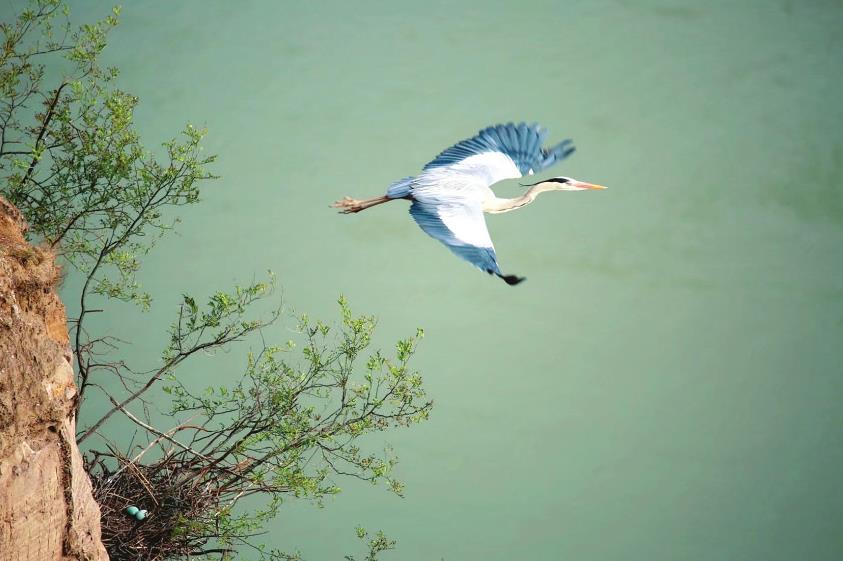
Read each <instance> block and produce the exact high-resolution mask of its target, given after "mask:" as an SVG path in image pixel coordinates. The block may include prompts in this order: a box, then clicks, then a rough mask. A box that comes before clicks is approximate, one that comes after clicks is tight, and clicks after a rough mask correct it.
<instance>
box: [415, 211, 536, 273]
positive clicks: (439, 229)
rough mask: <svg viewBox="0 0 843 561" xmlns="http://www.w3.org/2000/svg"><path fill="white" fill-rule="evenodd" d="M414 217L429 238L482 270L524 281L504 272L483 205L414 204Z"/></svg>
mask: <svg viewBox="0 0 843 561" xmlns="http://www.w3.org/2000/svg"><path fill="white" fill-rule="evenodd" d="M410 214H411V215H412V216H413V218H414V219H415V221H416V222H417V223H418V225H419V226H420V227H421V229H422V230H424V231H425V232H426V233H427V234H428V235H429V236H431V237H433V238H436V239H437V240H439V241H440V242H442V243H443V244H445V246H446V247H447V248H448V249H450V250H451V251H452V252H454V254H455V255H457V256H459V257H461V258H463V259H465V260H466V261H468V262H469V263H471V264H472V265H474V266H475V267H477V268H478V269H480V270H482V271H486V272H487V273H489V274H490V275H497V276H499V277H501V278H502V279H503V280H505V281H506V282H507V283H508V284H518V283H519V282H521V281H522V280H524V279H523V278H519V277H516V276H514V275H504V274H503V273H501V269H500V267H499V266H498V260H497V257H496V256H495V247H494V245H492V238H490V237H489V230H488V229H487V228H486V220H485V218H483V210H482V209H481V208H480V207H479V206H477V205H472V204H465V203H461V202H453V203H448V204H430V203H424V202H421V201H418V200H416V201H413V204H412V205H410Z"/></svg>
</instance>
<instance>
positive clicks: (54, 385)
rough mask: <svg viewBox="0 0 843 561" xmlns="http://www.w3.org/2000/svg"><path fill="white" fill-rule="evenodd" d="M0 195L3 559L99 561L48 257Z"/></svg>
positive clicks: (102, 556)
mask: <svg viewBox="0 0 843 561" xmlns="http://www.w3.org/2000/svg"><path fill="white" fill-rule="evenodd" d="M25 232H26V223H25V222H24V220H23V218H22V217H21V215H20V212H18V210H17V209H16V208H15V207H14V206H12V205H11V204H10V203H8V202H7V201H6V200H5V199H3V198H2V197H0V561H7V560H8V561H12V560H14V561H41V560H53V559H57V560H70V559H76V560H97V561H99V560H106V559H108V555H107V554H106V552H105V548H104V547H103V546H102V543H101V542H100V511H99V507H98V506H97V504H96V503H95V502H94V500H93V498H92V496H91V484H90V481H89V480H88V477H87V475H86V474H85V472H84V470H83V469H82V459H81V456H80V454H79V449H78V448H77V447H76V440H75V436H74V433H75V420H74V418H73V416H72V411H73V405H74V399H75V397H76V386H75V384H74V380H73V366H72V360H73V356H72V354H71V350H70V345H69V344H68V338H67V318H66V316H65V311H64V306H63V305H62V303H61V300H59V298H58V295H57V294H56V292H55V286H56V283H57V282H58V280H59V275H60V271H59V268H58V267H57V266H56V265H55V262H54V256H53V254H52V253H51V252H50V251H49V250H47V249H44V248H38V247H34V246H32V245H30V244H29V243H27V242H26V240H25V239H24V233H25Z"/></svg>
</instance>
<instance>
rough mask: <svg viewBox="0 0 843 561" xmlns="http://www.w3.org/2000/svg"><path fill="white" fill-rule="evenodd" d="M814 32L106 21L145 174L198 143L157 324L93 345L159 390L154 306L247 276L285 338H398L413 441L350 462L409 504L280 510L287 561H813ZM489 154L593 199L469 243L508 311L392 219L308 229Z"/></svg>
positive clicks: (827, 549)
mask: <svg viewBox="0 0 843 561" xmlns="http://www.w3.org/2000/svg"><path fill="white" fill-rule="evenodd" d="M75 4H76V6H75V9H74V13H75V14H76V15H77V16H78V17H79V19H80V20H90V19H92V18H94V17H95V16H99V15H100V14H103V13H104V12H105V10H107V8H108V6H109V3H107V2H93V3H91V2H76V3H75ZM841 29H843V4H841V3H840V2H837V1H828V2H822V1H805V2H795V1H793V2H791V1H781V2H772V1H756V2H750V1H744V2H691V1H684V2H670V1H668V0H644V1H637V2H636V1H631V0H630V1H621V0H617V1H599V2H551V1H545V2H540V1H532V2H527V1H519V2H510V3H505V2H455V1H449V2H397V1H391V2H387V1H383V2H295V3H293V2H288V3H281V2H263V3H249V4H246V3H241V2H182V3H170V2H143V3H127V5H126V6H125V7H124V11H123V17H122V24H121V26H120V27H119V28H118V29H117V30H116V31H115V32H114V34H113V36H112V37H111V42H110V46H109V48H108V50H107V51H106V54H105V58H106V60H107V62H108V63H110V64H114V65H117V66H119V67H120V68H121V69H122V77H121V85H122V86H123V87H124V88H125V89H126V90H128V91H131V92H133V93H135V94H137V95H138V96H139V97H140V98H141V100H142V105H141V107H140V109H139V111H138V112H137V122H138V126H139V128H140V130H141V132H142V134H143V136H144V138H145V139H146V142H147V143H148V144H153V143H154V142H157V141H158V140H163V139H164V138H165V137H167V136H169V135H171V134H173V133H174V132H175V131H177V130H178V129H179V128H180V127H181V125H182V124H183V123H184V122H185V121H188V120H190V121H192V122H194V123H197V124H200V125H202V124H204V125H206V126H207V127H208V128H209V129H210V136H209V138H208V142H207V143H206V147H207V150H208V151H209V152H210V153H217V154H219V155H220V159H219V163H218V165H216V167H215V168H214V171H215V172H216V173H218V174H220V175H221V176H222V179H221V180H219V181H217V182H215V183H214V184H213V185H210V186H209V187H208V189H207V190H206V192H205V195H204V202H203V203H202V204H201V205H199V206H198V207H195V208H192V209H190V210H189V212H188V213H187V214H185V215H184V222H183V224H182V226H181V228H180V232H181V235H180V236H178V237H173V238H171V239H169V240H168V241H167V242H165V243H164V244H163V245H162V246H161V247H160V248H159V249H158V250H157V251H156V252H155V253H154V255H152V256H150V258H149V259H147V261H146V262H145V268H144V272H143V275H142V280H143V283H144V285H145V287H146V288H147V289H149V290H150V291H151V292H152V293H153V294H154V295H156V307H155V308H154V309H153V311H152V312H151V313H149V314H147V315H145V316H141V317H137V318H136V317H135V316H134V315H131V314H133V312H132V310H131V309H130V308H126V309H125V313H123V309H122V308H120V309H119V310H120V313H119V314H115V315H112V316H111V317H110V319H108V320H107V321H109V322H110V323H108V325H107V326H106V327H107V328H108V329H110V330H111V331H112V332H114V333H116V334H119V335H121V336H122V337H124V338H126V339H130V340H132V341H133V342H134V344H133V346H132V348H131V350H130V357H131V358H133V359H136V360H140V359H145V360H146V361H154V357H155V356H156V354H157V352H158V349H160V348H161V346H162V345H163V341H164V333H163V330H162V329H161V326H162V325H165V324H166V323H168V322H169V321H170V320H171V318H172V314H173V310H174V306H175V303H176V302H177V300H178V297H179V294H180V293H181V292H183V291H185V290H190V291H192V292H194V293H197V294H199V295H202V294H208V293H209V292H210V291H212V290H214V289H216V288H224V287H227V286H229V285H230V284H231V283H232V282H234V281H236V280H239V281H241V282H245V281H248V280H250V279H251V278H252V277H253V275H255V274H260V273H261V272H262V271H264V270H266V269H267V268H270V269H273V270H274V271H276V272H277V273H278V274H279V279H280V284H281V286H282V287H283V290H282V291H281V292H282V294H283V298H284V300H285V301H286V302H288V303H289V304H290V305H292V306H294V307H295V308H296V309H299V310H303V311H307V312H309V313H310V314H311V315H312V316H316V317H323V318H331V317H335V305H334V301H335V299H336V297H337V295H338V294H339V293H340V292H343V293H345V294H346V295H347V296H348V298H349V299H350V301H351V303H352V305H353V307H354V308H355V309H356V310H359V311H365V312H367V313H372V314H375V315H377V316H378V317H379V318H380V329H381V339H380V340H379V343H381V344H387V343H388V342H389V341H390V340H394V339H396V338H398V337H399V336H404V335H407V334H410V333H412V332H414V330H415V328H416V327H417V326H421V327H424V328H425V330H426V332H427V337H426V339H425V340H424V343H423V345H422V347H421V349H420V352H419V355H418V360H417V361H416V366H417V367H418V368H419V369H420V370H421V371H422V372H423V374H424V375H425V381H426V385H427V388H428V390H429V392H430V394H431V395H432V397H433V398H434V399H435V401H436V408H435V411H434V414H433V416H432V419H431V420H430V421H429V422H428V423H426V424H425V425H422V426H419V427H416V428H413V429H412V430H409V431H403V432H392V433H389V434H387V435H386V436H385V437H384V438H383V439H382V438H380V437H376V438H375V439H374V440H372V441H371V442H372V443H373V444H374V445H380V443H381V442H382V441H383V440H384V439H385V440H387V441H389V442H390V443H392V444H393V445H394V447H395V448H396V450H397V452H398V454H399V456H400V457H401V460H402V461H401V464H400V466H399V472H398V474H399V476H400V477H401V478H402V479H403V480H404V481H405V483H406V484H407V492H406V498H404V499H400V498H397V497H395V496H393V495H391V494H389V493H387V492H386V491H384V490H383V489H374V488H371V487H369V486H368V485H365V484H354V483H349V484H346V485H344V488H345V491H344V493H343V494H341V495H340V496H339V497H337V498H336V499H335V500H331V501H329V502H328V503H327V505H326V508H325V509H323V510H320V509H317V508H314V507H312V506H311V505H309V504H306V503H302V504H294V505H290V506H289V508H287V509H285V510H284V511H283V512H282V515H281V516H280V517H279V518H278V519H277V520H276V522H275V523H274V525H273V527H272V528H271V533H270V534H269V535H268V536H267V540H266V541H267V542H268V543H270V544H272V545H276V546H281V547H284V548H287V549H289V550H292V549H296V548H300V549H301V550H302V551H303V553H304V554H305V555H306V557H307V558H308V559H312V560H322V559H326V560H327V559H339V558H341V556H342V554H343V553H345V552H349V551H352V550H353V549H354V548H355V547H356V544H355V542H356V539H355V538H354V536H353V528H354V526H355V525H357V524H362V525H364V526H366V527H368V528H371V529H376V528H382V529H384V530H385V531H386V532H387V533H388V534H389V535H390V536H393V537H396V538H398V540H399V544H398V548H399V549H398V551H397V552H396V553H393V554H387V555H386V556H385V557H384V559H387V560H388V559H395V560H397V559H401V560H408V561H430V560H432V559H439V558H440V557H444V558H445V559H447V560H451V561H454V560H486V561H504V560H506V561H509V560H513V559H529V560H531V561H540V560H559V559H566V560H576V561H588V560H607V559H624V560H646V561H656V560H665V561H667V560H670V561H675V560H680V559H688V560H704V559H710V560H723V559H736V560H738V559H740V560H758V561H773V560H783V561H784V560H787V561H790V560H794V559H806V560H825V559H828V560H832V559H840V558H841V557H843V530H841V522H843V487H841V485H840V474H841V473H843V411H842V410H841V399H840V398H841V395H843V189H841V180H843V132H841V131H843V103H841V100H843V72H841V71H842V70H843V68H841V61H843V33H841ZM509 120H535V121H539V122H541V123H543V124H544V125H545V126H547V127H548V128H549V129H550V131H551V138H550V140H553V141H558V140H561V139H563V138H566V137H569V136H570V137H572V138H574V140H575V142H576V144H577V146H578V152H577V153H576V154H575V155H574V156H573V157H572V158H571V159H570V160H568V161H567V162H565V164H564V165H563V166H560V167H557V168H554V169H553V170H552V171H553V173H555V174H565V175H570V176H573V177H576V178H579V179H583V180H586V181H592V182H596V183H601V184H605V185H608V186H610V189H609V190H608V191H605V192H598V193H551V194H547V195H544V196H542V197H541V198H540V199H539V200H538V202H537V203H536V204H534V205H532V206H530V207H528V208H526V209H523V210H520V211H518V212H514V213H510V214H506V215H499V216H491V217H489V220H488V223H489V229H490V231H491V234H492V238H493V239H494V240H495V244H496V247H497V251H498V256H499V260H500V262H501V266H502V268H503V269H504V270H505V271H506V272H510V273H516V274H519V275H524V276H526V277H528V279H529V280H528V282H526V283H525V284H523V285H521V286H518V287H517V288H509V287H507V286H506V285H504V283H502V282H500V281H497V280H493V279H490V278H487V277H486V276H485V275H483V274H482V273H479V272H477V271H474V270H472V269H471V268H470V267H469V266H468V265H466V264H465V263H462V262H460V261H459V260H457V259H456V258H455V257H454V256H453V255H451V254H450V253H449V252H448V251H446V250H445V249H444V248H443V247H441V246H440V245H439V244H438V243H436V242H434V241H432V240H430V239H429V238H427V237H426V236H425V235H424V234H423V233H422V232H421V231H420V230H419V229H418V228H417V227H416V226H415V224H414V223H413V222H412V220H410V218H409V217H408V215H407V213H406V203H404V202H403V201H399V202H395V203H392V204H390V205H387V206H383V207H379V208H376V209H373V210H370V211H367V212H365V213H362V214H359V215H356V216H350V217H347V216H339V215H337V214H335V213H334V212H333V211H331V210H330V209H328V208H327V206H328V204H329V203H330V202H332V201H334V200H336V199H338V198H340V197H342V196H343V195H347V194H348V195H352V196H355V197H368V196H374V195H378V194H381V193H382V192H383V191H384V189H385V188H386V186H387V185H388V184H389V183H390V182H391V181H393V180H395V179H397V178H400V177H403V176H406V175H411V174H414V173H416V172H417V171H418V170H419V168H420V166H421V165H423V164H424V163H425V162H427V161H428V160H430V159H431V158H432V157H433V156H434V155H435V154H436V153H438V152H439V151H440V150H441V149H443V148H445V147H446V146H448V145H450V144H451V143H453V142H454V141H456V140H459V139H461V138H464V137H466V136H469V135H471V134H473V133H474V132H475V131H476V130H477V129H479V128H481V127H483V126H486V125H489V124H493V123H496V122H502V121H509ZM517 189H518V188H517V185H516V183H515V182H509V183H507V184H505V185H504V186H502V187H501V188H500V189H499V194H501V195H502V196H514V194H515V193H516V192H517ZM69 282H70V283H69V285H68V286H70V287H72V286H73V284H72V280H71V281H69ZM72 311H73V310H72V306H71V312H72ZM275 334H276V335H277V336H278V338H279V339H281V340H285V339H286V338H287V336H286V333H285V330H284V329H283V328H279V329H278V330H276V331H275ZM150 357H153V358H150ZM241 359H242V354H241V353H240V352H237V351H235V352H232V353H230V354H228V355H222V356H220V357H218V360H215V361H214V362H210V363H204V364H217V365H218V366H217V367H216V368H214V369H212V370H206V369H201V370H200V369H198V368H194V369H192V370H191V369H186V370H185V371H184V372H183V373H182V374H183V375H184V376H186V377H188V376H194V377H196V379H199V380H208V381H220V382H222V381H224V380H225V379H229V378H231V377H233V375H234V372H235V371H236V370H233V369H235V368H237V367H238V366H239V365H240V364H241ZM146 364H149V362H147V363H146ZM203 368H204V365H203Z"/></svg>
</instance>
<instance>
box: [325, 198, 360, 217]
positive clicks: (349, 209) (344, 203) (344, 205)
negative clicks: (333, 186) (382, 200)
mask: <svg viewBox="0 0 843 561" xmlns="http://www.w3.org/2000/svg"><path fill="white" fill-rule="evenodd" d="M362 203H363V201H360V200H357V199H352V198H351V197H343V198H342V200H339V201H337V202H335V203H334V204H332V205H331V208H338V209H340V212H341V213H342V214H351V213H353V212H360V211H361V210H363V209H364V208H365V207H364V206H363V204H362Z"/></svg>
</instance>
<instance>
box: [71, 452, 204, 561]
mask: <svg viewBox="0 0 843 561" xmlns="http://www.w3.org/2000/svg"><path fill="white" fill-rule="evenodd" d="M110 456H111V458H113V459H115V460H116V463H117V466H116V468H115V467H113V466H112V467H111V468H109V466H108V465H107V464H106V462H104V461H102V460H101V459H99V458H98V459H97V460H96V466H93V465H89V466H87V467H88V470H87V471H88V473H89V474H90V476H91V483H92V485H93V492H94V499H95V500H96V501H97V503H98V504H99V507H100V511H101V521H102V541H103V544H104V545H105V548H106V550H107V551H108V555H109V557H110V558H111V560H112V561H141V560H144V561H150V560H163V559H180V558H187V557H189V556H191V555H193V556H195V555H197V554H201V553H203V552H204V553H208V551H207V550H205V551H203V546H204V545H205V544H206V543H207V541H208V539H209V538H210V537H211V536H213V529H214V527H215V524H214V519H213V514H214V513H215V512H217V510H218V507H219V497H218V495H217V489H216V487H215V486H214V485H211V484H208V483H207V482H203V481H202V480H203V479H204V478H203V477H201V476H200V475H199V473H198V472H197V470H196V469H195V468H194V467H193V466H191V465H189V464H186V463H185V462H182V461H180V460H179V459H177V458H174V457H172V456H170V457H166V456H165V457H164V458H162V459H161V460H158V461H156V462H154V463H151V464H139V463H136V462H133V461H132V460H130V459H129V458H126V457H125V456H122V455H110ZM108 463H109V464H112V462H108ZM92 468H94V469H92ZM129 506H136V507H138V508H141V509H145V510H147V511H148V515H147V518H146V519H144V520H137V519H136V518H135V517H134V516H131V515H129V514H128V513H127V512H126V509H127V508H128V507H129Z"/></svg>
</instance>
